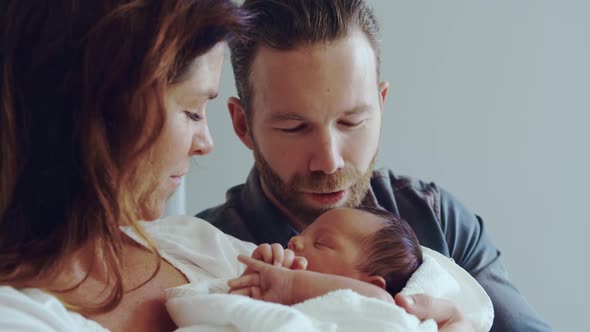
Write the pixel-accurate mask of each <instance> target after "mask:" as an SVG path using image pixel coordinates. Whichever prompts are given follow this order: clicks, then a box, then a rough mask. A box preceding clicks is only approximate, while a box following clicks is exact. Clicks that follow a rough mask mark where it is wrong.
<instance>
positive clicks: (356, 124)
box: [340, 120, 365, 128]
mask: <svg viewBox="0 0 590 332" xmlns="http://www.w3.org/2000/svg"><path fill="white" fill-rule="evenodd" d="M363 122H365V120H361V121H358V122H350V121H341V122H340V124H341V125H343V126H345V127H347V128H354V127H358V126H360V125H361V124H362V123H363Z"/></svg>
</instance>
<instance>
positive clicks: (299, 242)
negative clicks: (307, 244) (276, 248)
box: [287, 235, 303, 253]
mask: <svg viewBox="0 0 590 332" xmlns="http://www.w3.org/2000/svg"><path fill="white" fill-rule="evenodd" d="M287 247H288V248H289V249H291V250H293V252H295V253H297V252H301V251H303V239H301V236H298V235H297V236H293V237H292V238H291V240H289V244H288V245H287Z"/></svg>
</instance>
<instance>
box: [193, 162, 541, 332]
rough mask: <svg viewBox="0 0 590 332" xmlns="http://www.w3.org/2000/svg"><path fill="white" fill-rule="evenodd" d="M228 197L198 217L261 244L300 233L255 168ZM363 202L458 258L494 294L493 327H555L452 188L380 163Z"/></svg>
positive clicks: (426, 243)
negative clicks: (263, 185)
mask: <svg viewBox="0 0 590 332" xmlns="http://www.w3.org/2000/svg"><path fill="white" fill-rule="evenodd" d="M226 199H227V201H226V202H225V203H223V204H221V205H219V206H216V207H213V208H210V209H207V210H204V211H202V212H200V213H198V214H197V217H199V218H202V219H205V220H207V221H209V222H210V223H212V224H213V225H215V226H216V227H218V228H219V229H221V230H222V231H224V232H225V233H227V234H230V235H233V236H235V237H237V238H239V239H241V240H244V241H249V242H254V243H256V244H260V243H281V244H283V246H286V245H287V243H288V241H289V239H290V238H291V237H293V236H294V235H297V231H296V230H295V229H294V228H293V227H291V225H290V224H289V222H288V220H287V218H286V216H285V215H284V214H283V213H282V212H281V211H280V210H279V209H278V208H277V207H275V206H274V205H273V204H272V203H271V202H270V201H269V200H268V199H267V198H266V196H265V195H264V193H263V191H262V188H261V185H260V179H259V176H258V172H257V171H256V169H255V168H254V169H252V171H251V172H250V175H249V176H248V179H247V181H246V183H245V184H241V185H238V186H235V187H233V188H231V189H229V190H228V191H227V194H226ZM363 205H368V206H373V207H378V208H382V209H384V210H387V211H389V212H391V213H393V214H395V215H398V216H400V217H401V218H403V219H405V220H406V221H407V222H408V223H409V224H410V226H411V227H412V228H413V230H414V232H415V233H416V235H417V237H418V240H419V241H420V244H421V245H423V246H425V247H428V248H431V249H433V250H436V251H438V252H440V253H441V254H443V255H445V256H447V257H451V258H453V260H454V261H455V262H456V263H457V264H459V265H460V266H461V267H463V268H464V269H465V270H467V271H468V272H469V273H470V274H471V275H472V276H473V277H474V278H475V279H476V280H477V281H478V282H479V283H480V284H481V286H482V287H483V288H484V289H485V291H486V292H487V293H488V295H489V296H490V298H491V299H492V303H493V305H494V312H495V318H494V325H493V326H492V330H491V331H502V332H503V331H523V332H524V331H526V332H530V331H552V329H551V327H550V326H549V325H548V324H547V323H545V322H544V321H543V320H542V319H541V317H539V315H538V314H537V313H536V312H535V311H534V310H533V308H532V307H531V306H530V305H529V304H528V302H527V301H526V299H525V298H524V297H523V296H522V295H521V294H520V292H519V291H518V290H517V289H516V287H514V286H513V285H512V283H511V282H510V281H509V279H508V276H507V273H506V269H505V268H504V265H503V264H502V261H501V257H500V256H501V253H500V251H499V250H498V249H497V248H496V246H495V245H494V244H493V243H492V241H491V239H490V237H489V235H488V232H487V230H486V228H485V226H484V223H483V221H482V219H481V218H480V217H479V216H477V215H475V214H474V213H473V212H471V211H469V210H468V209H467V208H466V207H465V206H463V205H462V204H461V203H460V202H459V201H458V200H457V199H455V198H454V197H453V196H451V195H450V194H449V193H448V192H446V191H444V190H443V189H441V188H440V187H438V186H437V185H436V184H434V183H426V182H422V181H419V180H416V179H413V178H409V177H403V176H396V175H394V174H393V172H392V171H391V170H387V169H380V170H376V171H375V172H374V173H373V176H372V178H371V184H370V189H369V192H368V194H367V197H366V198H365V201H364V202H363Z"/></svg>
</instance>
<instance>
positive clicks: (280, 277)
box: [228, 255, 295, 305]
mask: <svg viewBox="0 0 590 332" xmlns="http://www.w3.org/2000/svg"><path fill="white" fill-rule="evenodd" d="M238 260H239V261H240V262H242V263H244V264H246V265H247V266H248V268H247V269H246V270H250V271H251V272H250V273H249V274H246V273H244V274H243V275H242V276H240V277H238V278H235V279H232V280H230V281H229V282H228V285H229V287H230V294H238V295H245V296H249V297H251V298H253V299H257V300H263V301H270V302H275V303H281V304H285V305H290V304H293V278H294V274H295V272H294V271H292V270H289V269H286V268H284V267H280V266H279V265H278V264H276V265H269V264H266V263H264V262H263V261H262V260H255V259H253V258H249V257H246V256H242V255H240V256H238Z"/></svg>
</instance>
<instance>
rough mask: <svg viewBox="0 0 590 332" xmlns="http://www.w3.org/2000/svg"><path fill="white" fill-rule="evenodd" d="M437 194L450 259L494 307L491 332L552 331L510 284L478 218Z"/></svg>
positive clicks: (453, 201) (498, 256)
mask: <svg viewBox="0 0 590 332" xmlns="http://www.w3.org/2000/svg"><path fill="white" fill-rule="evenodd" d="M438 190H439V193H440V219H441V220H440V222H441V227H442V230H443V233H444V234H445V238H446V241H447V244H448V247H449V253H450V256H451V257H452V258H453V259H454V260H455V262H456V263H457V264H459V265H460V266H461V267H463V268H464V269H465V270H467V271H468V272H469V273H470V274H471V275H472V276H473V277H474V278H475V279H476V280H477V281H478V282H479V283H480V284H481V286H482V287H483V288H484V289H485V291H486V292H487V293H488V295H489V296H490V298H491V300H492V303H493V306H494V323H493V325H492V329H491V331H498V332H499V331H523V332H524V331H526V332H530V331H552V329H551V327H550V326H549V325H548V324H547V323H545V322H544V321H543V320H542V319H541V317H540V316H539V315H538V314H537V313H536V312H535V311H534V310H533V308H532V307H531V306H530V304H529V303H528V302H527V301H526V299H525V298H524V296H523V295H522V294H521V293H520V292H519V291H518V289H516V287H515V286H514V285H513V284H512V283H511V282H510V280H509V278H508V274H507V272H506V269H505V267H504V265H503V263H502V259H501V253H500V251H499V250H498V249H497V248H496V246H495V245H494V244H493V243H492V240H491V238H490V236H489V234H488V232H487V229H486V227H485V225H484V223H483V221H482V220H481V218H480V217H478V216H476V215H475V214H473V213H472V212H470V211H469V210H468V209H467V208H465V207H464V206H463V205H462V204H461V203H460V202H459V201H458V200H457V199H455V198H454V197H452V196H451V195H450V194H449V193H448V192H446V191H444V190H442V189H440V188H438Z"/></svg>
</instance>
